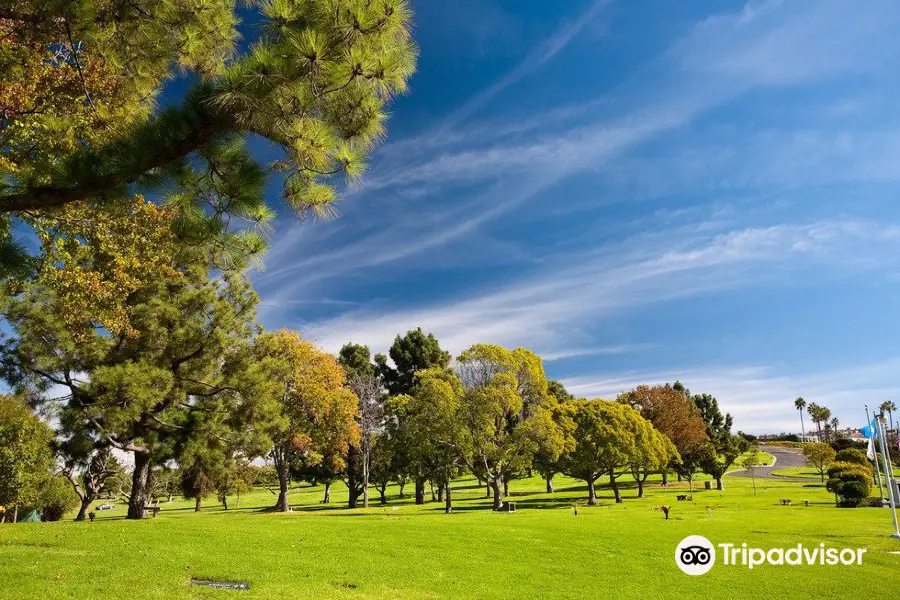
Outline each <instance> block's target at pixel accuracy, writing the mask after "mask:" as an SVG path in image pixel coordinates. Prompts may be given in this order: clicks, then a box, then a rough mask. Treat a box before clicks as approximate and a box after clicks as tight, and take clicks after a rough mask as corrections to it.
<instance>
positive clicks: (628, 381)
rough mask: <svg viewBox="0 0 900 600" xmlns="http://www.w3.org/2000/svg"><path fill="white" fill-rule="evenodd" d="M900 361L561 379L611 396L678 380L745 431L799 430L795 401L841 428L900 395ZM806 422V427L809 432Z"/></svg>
mask: <svg viewBox="0 0 900 600" xmlns="http://www.w3.org/2000/svg"><path fill="white" fill-rule="evenodd" d="M898 368H900V357H896V358H892V359H888V360H884V361H879V362H876V363H874V364H872V363H867V364H860V365H852V366H848V367H845V368H841V369H830V370H827V371H822V370H813V371H806V372H803V373H800V374H797V373H796V372H794V373H788V372H786V371H785V369H784V368H781V367H775V366H765V365H764V366H758V365H757V366H754V365H716V364H711V365H706V366H697V367H691V368H686V369H663V370H658V371H654V370H642V371H635V372H627V373H609V374H606V375H604V374H603V373H598V374H594V375H590V376H584V377H572V378H569V379H565V380H564V381H563V385H565V386H566V389H567V390H568V391H569V392H570V393H572V394H574V395H576V396H579V397H588V398H609V399H612V398H615V397H616V395H618V394H620V393H622V392H624V391H627V390H630V389H632V388H634V387H636V386H638V385H641V384H647V385H656V384H663V383H673V382H674V381H676V380H677V381H681V382H682V383H683V384H684V385H685V386H686V387H687V388H689V389H691V390H692V391H698V392H699V391H702V392H704V393H709V394H712V395H713V396H716V397H717V398H718V399H719V401H720V404H722V408H723V409H724V410H726V411H727V412H730V413H732V414H733V415H734V418H735V423H736V428H737V429H740V430H743V431H746V432H749V433H771V432H794V433H799V432H800V416H799V415H798V414H797V410H796V409H795V408H794V405H793V400H794V399H795V398H797V397H798V396H803V397H804V398H805V399H806V400H807V401H808V402H815V403H817V404H820V405H822V406H827V407H828V408H829V409H830V410H831V413H832V415H833V416H835V417H837V418H838V420H839V421H840V426H841V427H862V426H863V425H865V422H866V419H865V409H864V405H866V404H868V406H869V409H870V411H871V410H872V409H873V408H874V407H877V406H878V405H879V404H881V403H882V402H883V401H884V400H885V399H887V398H896V397H897V396H898V395H900V383H897V380H896V377H895V374H896V373H897V369H898ZM809 427H810V423H809V419H808V418H807V419H806V428H807V431H810V429H809Z"/></svg>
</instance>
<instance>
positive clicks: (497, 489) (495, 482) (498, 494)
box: [491, 475, 503, 510]
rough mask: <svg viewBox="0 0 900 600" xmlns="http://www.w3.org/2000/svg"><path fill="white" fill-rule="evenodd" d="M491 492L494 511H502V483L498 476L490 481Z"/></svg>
mask: <svg viewBox="0 0 900 600" xmlns="http://www.w3.org/2000/svg"><path fill="white" fill-rule="evenodd" d="M491 491H492V492H493V494H494V503H493V508H494V510H503V482H502V477H501V476H500V475H497V476H496V477H494V478H493V479H492V480H491Z"/></svg>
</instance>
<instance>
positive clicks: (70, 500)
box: [35, 477, 78, 521]
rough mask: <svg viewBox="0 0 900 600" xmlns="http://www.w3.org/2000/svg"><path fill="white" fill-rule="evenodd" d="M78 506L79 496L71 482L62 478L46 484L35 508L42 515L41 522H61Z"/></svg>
mask: <svg viewBox="0 0 900 600" xmlns="http://www.w3.org/2000/svg"><path fill="white" fill-rule="evenodd" d="M76 506H78V496H77V495H76V494H75V490H73V489H72V486H71V485H70V484H69V482H68V481H66V480H65V479H63V478H62V477H51V478H50V479H48V480H47V483H46V484H44V487H43V489H42V490H41V493H40V495H39V496H38V502H37V506H35V508H36V509H37V510H38V511H40V513H41V521H59V520H60V519H62V518H63V517H64V516H65V514H66V513H67V512H69V511H70V510H72V509H73V508H75V507H76Z"/></svg>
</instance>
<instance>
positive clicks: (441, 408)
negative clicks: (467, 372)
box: [388, 368, 471, 513]
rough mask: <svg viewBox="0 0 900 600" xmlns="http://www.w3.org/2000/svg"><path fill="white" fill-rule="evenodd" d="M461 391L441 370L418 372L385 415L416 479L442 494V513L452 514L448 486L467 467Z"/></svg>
mask: <svg viewBox="0 0 900 600" xmlns="http://www.w3.org/2000/svg"><path fill="white" fill-rule="evenodd" d="M463 395H464V390H463V386H462V382H461V381H460V380H459V377H458V376H457V375H456V374H454V373H452V372H448V371H446V370H444V369H440V368H434V369H430V370H426V371H420V372H419V373H418V374H417V375H416V384H415V387H414V392H413V394H412V395H411V396H406V395H402V396H394V397H392V398H391V399H390V400H389V401H388V402H389V404H390V410H389V414H390V415H391V416H392V417H394V418H396V420H397V423H398V425H399V427H398V428H397V430H396V434H395V436H396V437H395V439H397V440H398V441H399V442H400V443H404V444H405V445H406V449H407V456H408V457H409V460H410V461H411V462H412V463H413V464H414V465H416V467H415V468H416V471H417V473H418V475H419V476H420V477H423V478H428V479H431V480H432V481H435V482H436V483H437V484H438V486H439V488H441V489H442V490H443V491H442V493H443V496H444V500H445V507H444V510H445V512H447V513H450V512H452V511H453V501H452V492H451V482H452V480H453V478H454V477H455V476H456V475H458V474H459V472H460V470H461V469H462V467H463V466H464V465H466V464H469V463H471V451H470V449H469V446H468V444H469V441H470V440H469V438H468V436H467V435H466V433H465V431H464V423H463V419H462V416H461V407H462V398H463Z"/></svg>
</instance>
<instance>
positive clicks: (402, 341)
mask: <svg viewBox="0 0 900 600" xmlns="http://www.w3.org/2000/svg"><path fill="white" fill-rule="evenodd" d="M388 354H389V355H390V363H393V366H392V365H391V364H390V363H389V362H388V357H387V356H385V355H383V354H376V355H375V364H376V369H377V374H378V376H379V378H380V380H381V382H382V384H383V385H384V387H385V389H387V392H388V394H390V395H392V396H399V395H407V396H408V395H411V394H412V393H413V387H414V386H415V378H416V373H417V372H419V371H424V370H427V369H431V368H439V369H446V368H448V366H449V364H450V358H451V357H450V353H449V352H447V351H445V350H442V349H441V346H440V343H439V342H438V340H437V338H436V337H435V336H434V334H432V333H428V334H426V333H425V332H424V331H422V328H421V327H418V328H416V329H412V330H410V331H407V332H406V335H404V336H403V337H401V336H399V335H398V336H397V337H396V338H394V343H393V344H391V347H390V350H389V351H388ZM396 458H397V466H398V467H400V466H401V465H403V466H405V467H409V468H411V467H414V466H415V463H414V462H412V461H410V460H407V459H406V458H404V457H402V456H399V455H398V456H396ZM407 474H409V475H411V476H412V478H413V482H414V484H415V497H416V503H417V504H422V503H424V502H425V483H426V481H427V478H426V477H424V476H423V475H421V474H418V475H417V474H415V473H412V472H409V471H407Z"/></svg>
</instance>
